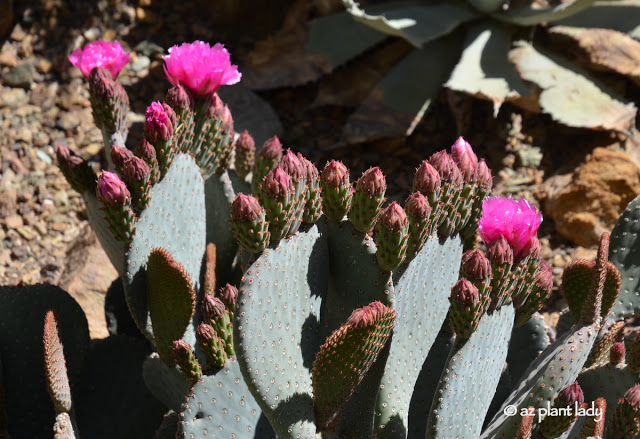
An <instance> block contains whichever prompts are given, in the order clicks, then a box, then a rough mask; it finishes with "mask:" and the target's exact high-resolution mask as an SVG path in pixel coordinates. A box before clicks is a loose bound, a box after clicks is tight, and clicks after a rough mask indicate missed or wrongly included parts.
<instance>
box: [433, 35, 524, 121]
mask: <svg viewBox="0 0 640 439" xmlns="http://www.w3.org/2000/svg"><path fill="white" fill-rule="evenodd" d="M510 48H511V32H509V31H507V30H505V29H504V28H502V27H497V26H492V25H490V24H487V23H486V22H483V23H482V24H478V25H475V26H473V27H471V28H470V29H469V30H468V32H467V37H466V42H465V48H464V50H463V51H462V56H461V58H460V61H459V62H458V64H457V65H456V67H455V68H454V69H453V72H452V73H451V77H450V78H449V80H448V81H447V83H446V84H445V86H446V87H448V88H450V89H452V90H455V91H460V92H463V93H468V94H470V95H472V96H476V97H479V98H482V99H487V100H490V101H492V102H493V109H494V114H497V113H498V110H500V106H501V105H502V103H503V102H504V101H507V100H513V99H516V98H518V97H520V96H522V95H526V94H529V90H528V89H527V86H526V85H525V84H524V82H522V80H521V79H520V77H519V76H518V72H516V70H515V69H514V67H513V65H511V64H510V63H509V61H508V57H507V55H508V53H509V50H510Z"/></svg>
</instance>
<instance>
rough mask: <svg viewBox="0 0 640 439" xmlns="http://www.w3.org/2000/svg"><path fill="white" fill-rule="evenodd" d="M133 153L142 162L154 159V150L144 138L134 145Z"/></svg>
mask: <svg viewBox="0 0 640 439" xmlns="http://www.w3.org/2000/svg"><path fill="white" fill-rule="evenodd" d="M134 153H135V155H137V156H138V157H140V158H141V159H143V160H151V159H153V158H155V157H156V149H155V148H154V147H153V145H152V144H151V143H149V141H148V140H147V139H145V138H144V137H143V138H142V140H140V141H139V142H138V144H137V145H136V149H135V150H134Z"/></svg>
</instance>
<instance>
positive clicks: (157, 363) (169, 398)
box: [142, 353, 191, 412]
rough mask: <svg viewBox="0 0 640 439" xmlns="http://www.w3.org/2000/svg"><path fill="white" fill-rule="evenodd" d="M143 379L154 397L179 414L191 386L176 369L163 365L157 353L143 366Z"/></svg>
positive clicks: (148, 358)
mask: <svg viewBox="0 0 640 439" xmlns="http://www.w3.org/2000/svg"><path fill="white" fill-rule="evenodd" d="M142 377H143V378H144V382H145V383H146V385H147V388H148V389H149V391H150V392H151V393H152V394H153V396H155V397H156V399H158V401H160V402H162V403H163V404H164V405H166V406H167V407H169V408H170V409H171V410H174V411H175V412H179V411H180V408H181V407H182V404H183V403H184V398H185V395H187V393H189V388H190V387H191V385H190V384H189V382H188V381H187V379H186V378H185V377H184V375H183V374H182V372H180V371H179V370H178V369H176V368H175V367H169V366H167V365H166V364H164V363H163V361H162V360H161V359H160V356H159V355H158V354H157V353H153V354H151V355H150V356H149V357H147V359H146V360H144V363H143V365H142Z"/></svg>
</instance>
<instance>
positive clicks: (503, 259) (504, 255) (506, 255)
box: [487, 236, 513, 265]
mask: <svg viewBox="0 0 640 439" xmlns="http://www.w3.org/2000/svg"><path fill="white" fill-rule="evenodd" d="M487 258H488V259H489V260H490V261H491V262H493V263H495V264H509V265H511V264H513V249H512V248H511V246H510V245H509V242H508V241H507V239H506V238H505V237H504V236H499V237H498V238H497V239H495V240H494V241H493V242H492V243H491V244H490V245H489V248H488V249H487Z"/></svg>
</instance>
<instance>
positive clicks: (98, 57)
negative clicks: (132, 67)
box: [69, 40, 130, 78]
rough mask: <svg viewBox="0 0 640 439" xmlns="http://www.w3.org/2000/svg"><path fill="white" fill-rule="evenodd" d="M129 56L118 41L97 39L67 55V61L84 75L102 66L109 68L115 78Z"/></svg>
mask: <svg viewBox="0 0 640 439" xmlns="http://www.w3.org/2000/svg"><path fill="white" fill-rule="evenodd" d="M129 56H130V55H129V54H128V53H125V51H124V49H123V48H122V46H121V45H120V43H119V42H118V41H114V42H108V41H102V40H98V41H94V42H93V43H89V44H87V45H86V46H85V47H84V49H80V48H78V49H76V50H74V51H73V53H71V55H70V56H69V61H70V62H71V64H73V65H74V66H76V67H77V68H79V69H80V71H81V72H82V74H83V75H84V76H86V77H88V76H89V74H90V73H91V70H93V69H94V68H95V67H102V68H105V69H107V70H109V72H111V75H112V76H113V77H114V78H115V77H116V76H118V73H120V70H122V68H123V67H124V66H125V64H127V63H128V62H129Z"/></svg>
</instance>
